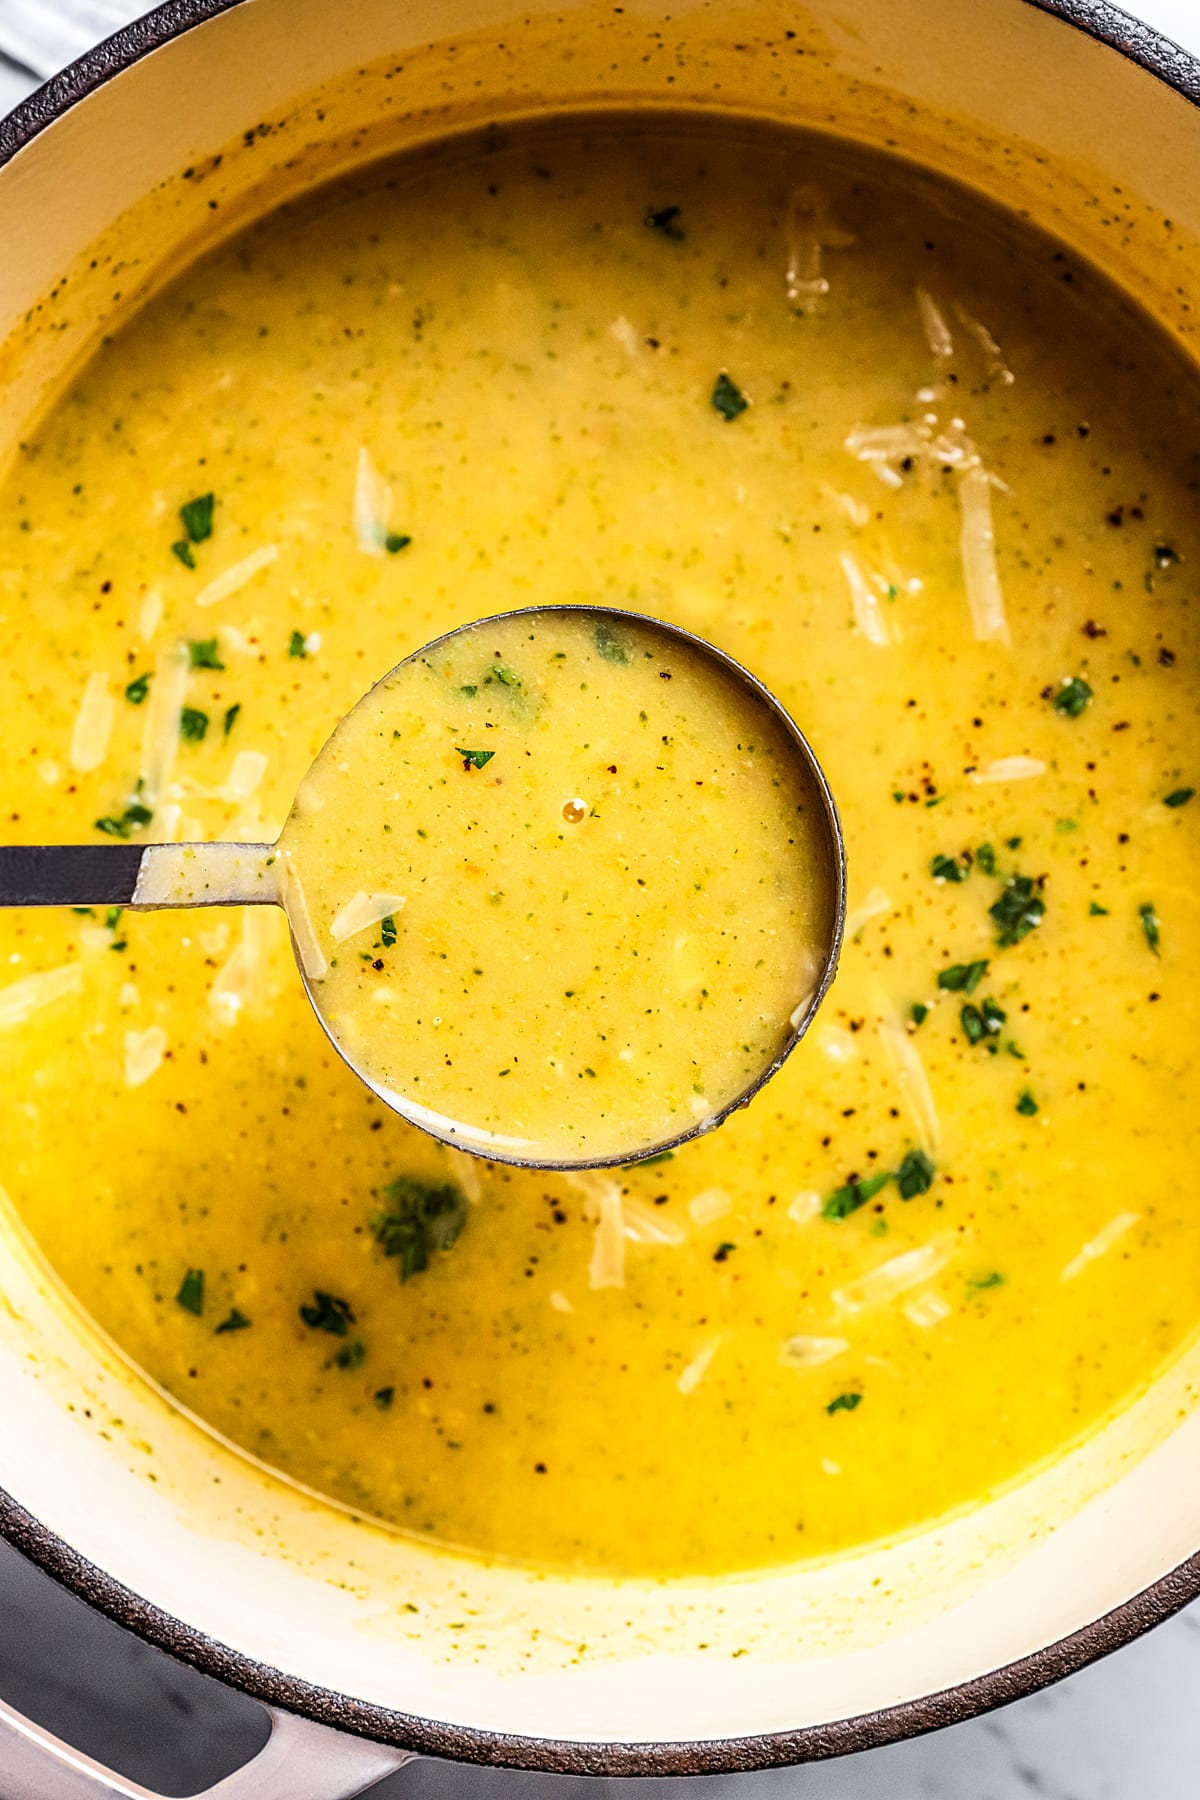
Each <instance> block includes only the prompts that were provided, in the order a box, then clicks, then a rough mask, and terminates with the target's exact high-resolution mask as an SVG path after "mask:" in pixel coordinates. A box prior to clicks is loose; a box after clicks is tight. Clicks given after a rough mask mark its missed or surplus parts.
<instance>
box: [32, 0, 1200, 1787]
mask: <svg viewBox="0 0 1200 1800" xmlns="http://www.w3.org/2000/svg"><path fill="white" fill-rule="evenodd" d="M243 3H244V0H166V4H165V5H163V6H160V7H158V8H157V9H156V10H155V11H154V12H152V13H150V14H149V15H148V16H147V17H145V18H143V19H139V20H138V21H136V22H135V23H134V24H132V25H130V26H128V27H127V28H126V29H125V30H124V31H120V32H118V33H117V34H116V35H115V36H114V37H112V38H109V39H108V40H107V42H105V43H103V44H100V45H99V46H97V48H96V49H94V50H92V51H91V52H90V53H89V54H88V55H87V56H84V57H82V58H81V59H80V60H79V61H78V62H76V63H74V64H72V66H71V67H70V68H68V69H65V70H64V71H63V72H62V73H61V74H59V75H56V76H54V78H53V79H52V80H51V81H49V82H47V83H46V85H45V86H44V87H42V88H40V89H39V90H38V92H37V93H35V94H33V95H32V96H31V97H30V98H29V99H28V100H26V101H25V102H23V103H22V105H20V106H18V107H17V109H16V110H15V111H14V112H12V113H10V114H9V116H8V117H7V118H6V119H4V120H2V121H0V167H2V166H3V165H4V163H6V162H7V161H8V160H9V159H10V158H11V157H13V156H14V155H16V153H17V152H18V151H19V150H21V149H22V148H24V146H25V145H27V144H28V143H30V142H31V141H32V140H33V139H34V138H35V137H36V136H37V135H38V133H39V132H41V131H43V130H44V129H45V128H46V127H47V126H49V125H52V124H53V123H54V122H55V121H56V120H58V119H60V118H61V117H62V116H63V114H64V113H66V112H68V111H69V110H70V108H71V107H72V106H74V105H75V104H76V103H77V102H78V101H80V100H82V99H84V98H85V97H86V96H87V95H88V94H90V93H92V92H93V91H94V90H95V89H97V88H98V87H101V86H102V85H103V84H104V83H105V82H108V81H110V80H112V79H113V78H114V77H116V76H119V75H120V74H121V73H122V71H123V70H125V69H127V68H129V67H130V66H131V65H132V64H133V63H136V62H137V61H139V60H140V59H141V58H142V57H144V56H146V55H148V54H149V53H150V52H151V51H153V50H156V49H158V48H160V47H161V46H162V45H164V44H166V43H168V42H170V40H171V39H173V38H176V37H178V36H180V35H181V34H182V33H184V32H186V31H189V30H190V29H191V28H192V27H194V26H196V25H200V24H202V23H204V22H205V21H207V20H209V19H213V18H215V17H216V16H217V15H218V14H220V13H224V12H228V11H231V10H232V9H233V8H234V7H236V6H239V5H241V4H243ZM951 3H952V0H947V4H948V5H949V4H951ZM1025 4H1027V5H1031V6H1034V7H1036V8H1037V10H1039V11H1041V12H1045V13H1048V14H1050V15H1052V16H1053V17H1055V18H1058V19H1061V20H1062V21H1064V23H1066V24H1068V25H1070V26H1073V27H1075V28H1076V29H1078V30H1079V31H1082V32H1084V33H1085V34H1086V35H1087V36H1089V37H1091V38H1093V39H1095V40H1096V41H1097V42H1098V43H1101V44H1104V45H1107V46H1108V47H1109V48H1110V49H1111V50H1113V51H1114V52H1116V53H1117V54H1118V55H1120V56H1122V57H1125V58H1126V59H1128V60H1129V61H1130V62H1133V63H1136V64H1137V65H1138V66H1139V67H1141V68H1142V69H1144V70H1146V71H1147V72H1148V73H1150V74H1151V75H1153V76H1155V77H1156V78H1157V79H1158V80H1160V81H1162V82H1163V83H1164V84H1166V85H1167V86H1169V87H1171V88H1173V89H1175V91H1176V92H1177V93H1179V94H1181V95H1183V96H1184V98H1185V99H1187V100H1190V101H1191V102H1192V103H1193V104H1194V105H1197V106H1200V60H1198V59H1197V58H1196V57H1194V56H1191V55H1189V54H1188V53H1187V52H1185V51H1183V50H1181V49H1180V48H1179V46H1178V45H1177V44H1174V43H1172V42H1171V41H1170V40H1169V39H1167V38H1164V37H1163V36H1161V34H1160V33H1158V32H1156V31H1155V30H1153V29H1152V28H1151V27H1150V26H1148V25H1146V24H1143V23H1141V22H1140V21H1138V20H1135V19H1131V18H1130V17H1129V16H1128V14H1126V13H1123V12H1120V11H1118V10H1117V9H1116V8H1115V7H1112V6H1109V5H1107V4H1105V0H1025ZM0 1533H2V1534H3V1536H4V1537H5V1538H6V1539H7V1540H8V1541H9V1543H11V1544H13V1545H14V1546H15V1547H16V1548H17V1549H18V1550H20V1551H22V1552H23V1553H24V1554H25V1555H26V1556H27V1557H29V1558H30V1559H31V1561H33V1562H35V1563H37V1564H38V1565H39V1566H40V1567H41V1568H42V1569H44V1570H45V1571H46V1572H47V1573H48V1574H49V1575H52V1576H53V1577H54V1578H55V1579H56V1580H58V1581H60V1582H62V1583H63V1585H64V1586H65V1587H67V1588H69V1589H70V1590H71V1591H72V1592H73V1593H74V1594H76V1595H78V1597H79V1598H80V1599H82V1600H84V1601H86V1602H87V1603H88V1604H89V1605H91V1606H94V1607H96V1608H97V1610H98V1611H100V1612H102V1613H104V1614H106V1615H107V1616H108V1617H109V1618H111V1619H114V1620H115V1621H116V1622H117V1623H118V1624H119V1625H123V1626H125V1627H126V1628H127V1629H128V1630H130V1631H133V1632H136V1633H137V1634H138V1636H140V1637H142V1638H144V1639H145V1640H146V1641H147V1642H149V1643H151V1644H155V1645H157V1646H158V1647H159V1648H160V1649H162V1650H164V1651H167V1652H168V1653H169V1654H170V1655H172V1656H176V1657H178V1658H179V1659H180V1660H181V1661H183V1662H186V1663H190V1664H192V1665H193V1666H194V1667H195V1668H197V1669H200V1670H202V1671H203V1672H204V1673H205V1674H207V1675H211V1676H214V1677H216V1679H217V1680H219V1681H223V1682H226V1683H227V1684H228V1685H229V1686H231V1687H235V1688H238V1689H240V1690H241V1692H243V1693H245V1694H248V1695H251V1696H252V1697H253V1698H255V1699H257V1700H261V1701H263V1702H266V1703H268V1704H270V1705H273V1706H277V1707H281V1708H283V1709H284V1710H285V1711H288V1712H293V1713H298V1714H300V1715H302V1716H303V1717H306V1718H309V1719H312V1720H314V1721H316V1722H317V1723H319V1724H324V1725H328V1726H331V1727H334V1728H335V1729H337V1730H340V1731H345V1732H350V1733H353V1734H356V1735H359V1736H362V1737H367V1738H372V1739H376V1740H378V1741H379V1742H381V1743H387V1744H395V1745H398V1746H400V1747H402V1748H404V1749H407V1750H410V1751H413V1752H415V1753H417V1754H418V1755H426V1756H434V1757H443V1758H447V1759H451V1760H456V1761H459V1762H470V1763H482V1764H494V1765H502V1766H505V1767H510V1768H521V1769H530V1770H540V1771H545V1772H548V1773H555V1774H561V1775H607V1776H631V1775H705V1774H720V1773H731V1772H744V1771H749V1770H754V1769H766V1768H773V1767H779V1766H782V1765H787V1764H793V1763H802V1762H811V1761H817V1760H819V1759H821V1758H824V1757H832V1756H844V1755H847V1754H848V1753H850V1752H851V1751H856V1750H872V1749H878V1748H879V1747H880V1746H882V1745H885V1744H890V1743H895V1742H897V1741H898V1740H900V1739H903V1738H910V1737H916V1736H919V1735H920V1734H921V1733H923V1732H927V1731H935V1730H937V1729H938V1728H939V1727H941V1726H943V1725H954V1724H959V1723H961V1722H962V1721H963V1720H965V1719H970V1718H973V1717H974V1716H976V1715H977V1714H979V1713H983V1712H987V1711H989V1710H991V1709H992V1708H994V1707H998V1706H1005V1705H1007V1704H1008V1703H1009V1702H1010V1701H1013V1700H1019V1699H1021V1698H1022V1697H1023V1696H1025V1695H1027V1694H1031V1693H1034V1692H1036V1691H1037V1690H1038V1689H1040V1688H1044V1687H1047V1686H1049V1685H1050V1684H1051V1683H1052V1682H1055V1681H1060V1680H1062V1679H1063V1678H1064V1677H1065V1676H1068V1675H1073V1674H1075V1673H1076V1672H1077V1671H1078V1670H1080V1669H1082V1668H1085V1667H1086V1666H1087V1665H1088V1664H1089V1663H1091V1662H1094V1661H1096V1660H1097V1659H1098V1658H1099V1657H1101V1656H1106V1655H1107V1654H1108V1653H1109V1652H1110V1651H1112V1650H1118V1649H1120V1648H1121V1646H1122V1645H1124V1644H1128V1643H1130V1642H1131V1641H1132V1640H1133V1639H1134V1638H1136V1637H1138V1636H1140V1635H1141V1633H1143V1632H1145V1631H1149V1630H1150V1629H1151V1628H1152V1627H1153V1626H1155V1625H1158V1624H1161V1623H1162V1622H1163V1621H1164V1620H1165V1619H1168V1618H1170V1617H1171V1615H1172V1614H1173V1613H1176V1612H1178V1611H1179V1610H1180V1609H1181V1608H1182V1607H1184V1606H1186V1605H1187V1604H1188V1603H1189V1602H1190V1601H1192V1600H1195V1599H1196V1598H1198V1597H1200V1552H1198V1553H1197V1554H1196V1555H1194V1556H1192V1557H1190V1558H1189V1559H1188V1560H1187V1561H1186V1562H1184V1563H1182V1564H1180V1566H1179V1567H1178V1568H1176V1569H1174V1570H1172V1571H1171V1572H1170V1573H1169V1574H1167V1575H1164V1576H1163V1577H1162V1578H1161V1580H1159V1581H1156V1582H1154V1583H1153V1584H1152V1585H1151V1586H1150V1587H1148V1588H1146V1589H1145V1590H1144V1591H1143V1592H1141V1593H1140V1594H1137V1595H1135V1596H1134V1597H1133V1598H1132V1599H1131V1600H1129V1601H1127V1602H1126V1603H1125V1604H1124V1605H1122V1606H1119V1607H1117V1608H1115V1609H1114V1610H1113V1611H1111V1612H1109V1613H1106V1614H1105V1615H1104V1616H1103V1617H1101V1618H1098V1619H1096V1620H1094V1621H1093V1622H1092V1623H1091V1624H1089V1625H1087V1626H1085V1627H1084V1628H1083V1629H1082V1630H1080V1631H1076V1632H1074V1633H1072V1634H1071V1635H1070V1636H1069V1637H1065V1638H1062V1639H1060V1640H1059V1641H1058V1642H1057V1643H1055V1644H1051V1645H1049V1646H1047V1647H1046V1648H1045V1649H1041V1650H1038V1651H1036V1652H1034V1653H1033V1654H1031V1655H1029V1656H1025V1657H1022V1658H1020V1659H1019V1660H1018V1661H1016V1662H1011V1663H1009V1664H1007V1665H1006V1666H1005V1667H1003V1668H998V1669H994V1670H991V1671H990V1672H989V1673H987V1674H985V1675H981V1676H979V1677H978V1678H976V1679H975V1680H973V1681H968V1682H964V1683H963V1684H961V1685H960V1686H957V1687H953V1688H948V1689H945V1690H943V1691H942V1692H940V1693H935V1694H929V1695H926V1696H924V1697H923V1698H921V1699H917V1700H912V1701H908V1702H906V1703H904V1704H902V1705H899V1706H894V1707H888V1708H886V1709H884V1710H881V1711H878V1712H869V1713H860V1714H858V1715H857V1716H856V1717H854V1718H849V1719H840V1720H837V1721H836V1722H834V1723H830V1724H824V1725H816V1726H809V1727H805V1728H803V1729H800V1730H795V1731H779V1732H771V1733H765V1734H762V1735H757V1736H751V1737H736V1738H717V1739H706V1740H703V1741H696V1742H683V1743H640V1744H639V1743H575V1742H570V1741H563V1740H555V1739H551V1738H533V1737H528V1736H520V1735H516V1734H510V1733H506V1732H492V1731H477V1730H471V1729H468V1728H466V1727H461V1726H452V1725H445V1724H442V1723H440V1722H438V1721H437V1720H434V1719H426V1718H420V1717H416V1716H414V1715H412V1714H409V1713H404V1712H400V1711H396V1710H393V1709H390V1708H385V1707H380V1706H376V1705H368V1704H366V1703H364V1702H362V1701H359V1700H355V1699H353V1698H352V1697H350V1696H349V1695H346V1694H339V1693H336V1692H334V1691H332V1690H330V1689H326V1688H320V1687H315V1686H312V1685H311V1684H309V1683H307V1682H304V1681H301V1680H298V1679H297V1678H295V1677H294V1676H290V1675H287V1674H284V1673H282V1672H281V1671H280V1670H278V1669H273V1668H271V1667H269V1666H267V1665H265V1664H263V1663H260V1662H256V1661H254V1660H252V1659H250V1658H248V1657H245V1656H243V1655H240V1654H239V1653H238V1652H237V1651H236V1650H233V1649H231V1648H229V1647H228V1646H227V1645H225V1644H221V1643H218V1642H217V1641H215V1640H214V1639H212V1638H209V1637H206V1636H205V1635H204V1634H203V1633H201V1632H197V1631H195V1630H193V1629H192V1628H191V1627H190V1626H188V1625H187V1624H185V1623H183V1622H182V1621H181V1620H179V1619H175V1618H172V1617H171V1616H170V1615H169V1614H167V1613H164V1612H163V1611H161V1610H160V1609H159V1608H158V1607H155V1606H152V1605H150V1604H149V1603H148V1602H147V1601H146V1600H144V1599H142V1598H141V1597H140V1596H139V1595H137V1594H135V1593H133V1592H131V1591H130V1590H129V1589H128V1588H126V1587H124V1586H122V1585H121V1583H119V1582H117V1581H114V1580H113V1579H112V1578H111V1577H110V1576H109V1575H106V1574H105V1573H104V1571H103V1570H102V1569H99V1568H97V1567H96V1566H95V1565H94V1564H93V1563H91V1562H89V1561H87V1560H86V1559H85V1558H84V1557H81V1556H80V1555H78V1554H77V1552H76V1551H74V1550H73V1549H72V1548H71V1546H70V1545H69V1544H68V1543H66V1542H64V1541H63V1539H61V1538H60V1537H58V1536H57V1535H56V1534H55V1533H54V1532H52V1531H50V1530H48V1529H47V1528H46V1526H44V1525H42V1524H41V1523H40V1522H39V1521H38V1520H37V1519H36V1518H34V1517H33V1516H32V1515H31V1514H30V1513H28V1512H27V1511H26V1510H25V1509H24V1508H23V1507H22V1506H20V1505H19V1504H18V1503H17V1502H16V1501H15V1500H14V1499H12V1498H11V1497H10V1496H8V1495H7V1494H5V1493H3V1492H2V1491H0Z"/></svg>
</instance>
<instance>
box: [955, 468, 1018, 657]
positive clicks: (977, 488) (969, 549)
mask: <svg viewBox="0 0 1200 1800" xmlns="http://www.w3.org/2000/svg"><path fill="white" fill-rule="evenodd" d="M958 503H959V506H960V508H961V511H962V535H961V539H960V546H961V550H962V565H963V580H964V581H965V583H966V588H967V604H968V606H969V607H970V608H971V623H972V625H973V627H974V630H975V636H976V638H977V639H978V640H979V642H980V643H999V644H1007V643H1010V642H1011V638H1010V635H1009V630H1008V616H1007V614H1006V613H1005V610H1004V593H1003V590H1002V589H1001V586H1000V574H999V571H998V569H997V568H996V536H995V532H994V530H993V528H992V483H991V480H990V478H989V476H988V474H987V472H986V470H984V469H982V468H979V467H974V468H970V469H968V470H967V471H966V473H965V474H964V475H963V478H962V480H961V481H960V482H959V484H958Z"/></svg>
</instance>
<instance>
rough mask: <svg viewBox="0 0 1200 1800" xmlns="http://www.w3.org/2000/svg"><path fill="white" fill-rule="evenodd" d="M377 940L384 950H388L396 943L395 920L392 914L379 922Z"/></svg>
mask: <svg viewBox="0 0 1200 1800" xmlns="http://www.w3.org/2000/svg"><path fill="white" fill-rule="evenodd" d="M379 938H380V942H381V943H382V945H383V948H384V949H385V950H390V949H391V948H392V947H393V945H394V944H395V942H396V920H395V917H394V916H393V914H392V913H388V914H387V916H386V917H385V918H382V919H381V920H380V921H379Z"/></svg>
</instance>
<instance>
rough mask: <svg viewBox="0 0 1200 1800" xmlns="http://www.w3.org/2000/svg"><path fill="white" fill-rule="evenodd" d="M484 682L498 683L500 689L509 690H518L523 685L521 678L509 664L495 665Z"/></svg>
mask: <svg viewBox="0 0 1200 1800" xmlns="http://www.w3.org/2000/svg"><path fill="white" fill-rule="evenodd" d="M484 680H485V681H494V682H497V683H498V684H499V686H500V687H507V688H518V687H520V685H521V677H520V676H519V675H518V674H517V671H516V670H515V669H510V668H509V666H508V664H507V663H493V664H492V666H491V668H490V669H489V670H488V672H487V674H486V675H485V676H484Z"/></svg>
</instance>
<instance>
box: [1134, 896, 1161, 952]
mask: <svg viewBox="0 0 1200 1800" xmlns="http://www.w3.org/2000/svg"><path fill="white" fill-rule="evenodd" d="M1138 918H1139V919H1140V920H1141V921H1142V930H1143V931H1144V932H1145V934H1146V942H1147V943H1148V944H1149V946H1150V948H1151V949H1152V950H1153V952H1154V954H1155V956H1157V955H1158V953H1159V952H1158V940H1159V935H1160V934H1159V922H1158V914H1157V913H1156V912H1155V910H1154V907H1153V905H1152V904H1151V902H1150V901H1149V900H1147V901H1146V903H1145V905H1144V906H1139V907H1138Z"/></svg>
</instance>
